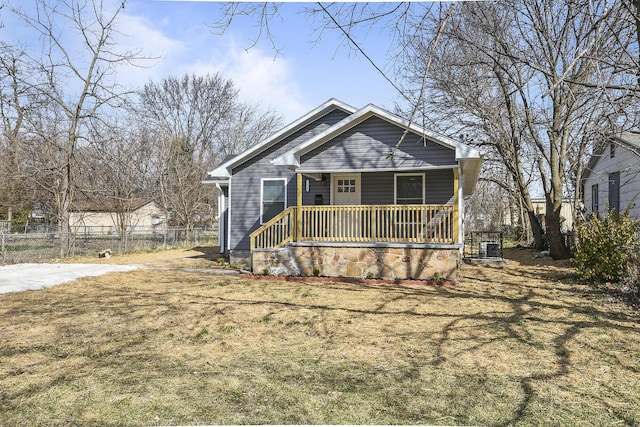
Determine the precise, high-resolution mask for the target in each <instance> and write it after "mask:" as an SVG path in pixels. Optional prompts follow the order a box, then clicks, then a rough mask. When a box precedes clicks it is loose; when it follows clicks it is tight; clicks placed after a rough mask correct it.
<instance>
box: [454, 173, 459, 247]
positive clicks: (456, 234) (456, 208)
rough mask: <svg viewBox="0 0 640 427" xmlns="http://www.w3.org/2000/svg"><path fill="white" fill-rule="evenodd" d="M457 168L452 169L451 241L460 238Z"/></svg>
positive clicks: (456, 241)
mask: <svg viewBox="0 0 640 427" xmlns="http://www.w3.org/2000/svg"><path fill="white" fill-rule="evenodd" d="M459 175H460V171H459V169H458V168H454V169H453V242H454V243H458V242H459V239H460V224H459V223H460V205H459V204H460V191H459V179H458V178H459Z"/></svg>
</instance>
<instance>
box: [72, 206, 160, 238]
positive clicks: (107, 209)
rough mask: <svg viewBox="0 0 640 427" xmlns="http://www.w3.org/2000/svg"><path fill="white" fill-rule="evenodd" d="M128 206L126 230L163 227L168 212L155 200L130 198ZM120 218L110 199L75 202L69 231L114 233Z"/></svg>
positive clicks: (133, 231)
mask: <svg viewBox="0 0 640 427" xmlns="http://www.w3.org/2000/svg"><path fill="white" fill-rule="evenodd" d="M127 208H128V209H127V211H128V213H127V214H126V215H127V221H126V222H127V230H129V231H130V232H132V233H136V232H146V231H152V230H159V229H163V228H164V227H166V224H167V215H166V213H165V212H164V211H163V210H162V209H161V208H160V206H159V205H158V204H157V203H156V202H154V201H148V200H141V199H135V200H131V201H130V202H129V203H128V206H127ZM119 217H120V215H119V213H118V212H117V209H116V208H115V204H114V203H113V201H111V200H102V201H92V202H84V203H78V204H76V205H74V208H73V211H72V212H71V214H70V224H71V230H72V231H73V232H75V233H88V234H111V233H116V232H118V231H119V229H120V225H119V222H120V219H119Z"/></svg>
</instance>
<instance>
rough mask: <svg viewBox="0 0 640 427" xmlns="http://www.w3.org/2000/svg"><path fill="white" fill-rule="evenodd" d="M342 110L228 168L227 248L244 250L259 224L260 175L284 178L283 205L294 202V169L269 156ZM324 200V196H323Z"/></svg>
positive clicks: (310, 133)
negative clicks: (231, 168) (230, 171)
mask: <svg viewBox="0 0 640 427" xmlns="http://www.w3.org/2000/svg"><path fill="white" fill-rule="evenodd" d="M347 115H348V114H347V113H345V112H344V111H342V110H337V109H336V110H334V111H333V112H331V113H329V114H327V115H325V116H323V117H321V118H319V119H318V120H316V121H315V122H314V123H312V124H310V125H308V126H306V127H304V128H302V129H300V130H299V131H297V132H295V133H293V134H292V135H290V136H288V137H287V138H284V139H283V140H282V141H280V142H279V143H277V144H274V145H273V146H271V147H270V148H268V149H266V150H265V151H263V152H262V153H260V154H258V155H256V156H255V157H253V158H252V159H250V160H248V161H246V162H245V163H243V164H242V165H240V166H238V167H237V168H235V169H234V170H233V171H232V177H231V181H230V187H231V188H230V193H231V195H230V197H231V200H230V221H231V232H230V235H229V248H230V249H231V250H248V249H249V247H250V245H249V234H250V233H251V232H253V231H254V230H256V229H257V228H258V227H259V226H260V183H261V179H262V178H286V179H287V197H286V200H285V204H286V206H292V205H295V204H296V178H295V174H294V172H292V171H290V170H287V169H283V168H280V167H276V166H274V165H273V164H271V159H273V158H274V157H276V156H278V155H280V154H282V153H284V152H286V151H287V150H289V149H290V148H292V147H294V146H296V145H298V144H300V143H301V142H302V141H305V140H307V139H309V138H311V137H313V136H315V135H317V134H318V133H320V132H322V131H323V130H325V129H327V128H328V127H329V126H332V125H334V124H336V123H337V122H339V121H340V120H342V119H344V118H345V117H347ZM327 203H328V199H327Z"/></svg>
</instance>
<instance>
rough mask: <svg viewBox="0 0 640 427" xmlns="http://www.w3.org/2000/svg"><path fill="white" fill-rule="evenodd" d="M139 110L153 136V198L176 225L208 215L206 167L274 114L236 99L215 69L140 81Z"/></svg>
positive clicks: (241, 145)
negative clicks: (155, 192) (201, 73)
mask: <svg viewBox="0 0 640 427" xmlns="http://www.w3.org/2000/svg"><path fill="white" fill-rule="evenodd" d="M140 98H141V99H140V114H141V115H142V117H143V118H144V123H145V126H147V129H148V131H149V133H150V134H151V135H152V137H153V138H154V139H155V140H156V141H157V153H156V156H157V165H158V188H159V191H158V198H159V201H160V203H161V205H162V206H163V207H164V209H166V210H167V211H168V212H172V214H173V222H174V223H175V224H176V225H180V226H184V227H187V228H191V227H192V226H193V225H194V223H195V222H197V221H198V219H199V218H200V219H202V218H205V217H213V214H214V212H212V211H211V209H212V207H214V206H215V198H214V194H212V193H211V191H210V190H209V189H208V188H205V187H203V186H202V185H201V181H202V178H203V177H204V176H205V175H206V171H207V170H210V168H212V167H214V166H215V165H217V164H218V163H220V162H221V161H222V160H224V158H225V157H226V156H228V155H230V154H236V153H238V152H239V151H242V150H244V149H246V148H247V147H248V146H250V145H252V144H254V143H255V142H257V141H259V140H261V139H263V138H264V137H266V136H267V135H269V134H271V133H272V132H273V130H274V128H275V126H277V125H279V123H280V119H279V118H278V117H277V116H276V115H275V114H274V113H272V112H267V113H264V114H262V115H260V114H258V112H257V109H256V108H255V107H252V106H247V105H244V104H242V103H240V102H239V101H238V91H237V90H236V89H235V88H234V86H233V83H232V82H231V80H227V79H225V78H223V77H222V76H221V75H220V74H215V75H205V76H190V75H184V76H182V77H180V78H177V77H167V78H164V79H162V80H161V81H160V82H150V83H148V84H146V85H145V87H144V90H143V91H142V93H141V95H140Z"/></svg>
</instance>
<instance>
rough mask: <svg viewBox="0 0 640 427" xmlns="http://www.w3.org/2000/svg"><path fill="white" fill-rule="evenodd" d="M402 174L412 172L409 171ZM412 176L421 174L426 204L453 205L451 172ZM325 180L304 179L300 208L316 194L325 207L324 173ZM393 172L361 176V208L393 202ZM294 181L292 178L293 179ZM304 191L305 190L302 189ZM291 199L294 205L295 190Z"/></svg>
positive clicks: (328, 188) (327, 182)
mask: <svg viewBox="0 0 640 427" xmlns="http://www.w3.org/2000/svg"><path fill="white" fill-rule="evenodd" d="M403 173H412V172H411V171H408V172H403ZM414 173H419V174H421V173H424V174H426V177H425V186H426V195H425V203H427V204H444V203H453V170H452V169H443V170H430V171H426V172H425V171H414ZM325 176H326V180H325V181H315V180H313V179H310V178H307V177H304V178H303V179H304V181H307V180H309V192H306V190H305V191H304V192H303V195H302V204H303V205H313V204H314V199H315V195H316V194H320V195H322V198H323V202H324V203H323V204H324V205H328V204H329V203H330V201H331V176H330V174H325ZM394 176H395V172H370V173H362V174H361V176H360V180H361V202H362V204H363V205H392V204H393V203H394V202H395V188H394V184H395V179H394ZM294 179H295V178H294ZM304 181H303V182H304ZM303 188H305V187H303ZM291 197H292V199H291V200H292V204H295V197H296V195H295V191H294V194H293V195H292V196H291Z"/></svg>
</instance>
